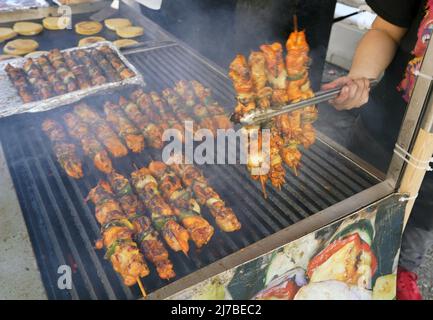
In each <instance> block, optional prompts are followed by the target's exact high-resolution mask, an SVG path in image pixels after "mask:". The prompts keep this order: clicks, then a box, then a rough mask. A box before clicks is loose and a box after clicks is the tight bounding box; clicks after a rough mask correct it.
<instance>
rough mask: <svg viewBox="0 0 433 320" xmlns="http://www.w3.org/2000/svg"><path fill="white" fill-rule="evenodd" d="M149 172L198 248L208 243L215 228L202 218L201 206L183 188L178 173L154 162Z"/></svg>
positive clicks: (160, 163) (161, 163) (158, 162)
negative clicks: (177, 212) (176, 211)
mask: <svg viewBox="0 0 433 320" xmlns="http://www.w3.org/2000/svg"><path fill="white" fill-rule="evenodd" d="M149 171H150V172H151V174H152V175H153V176H154V177H155V178H156V179H157V180H158V182H159V190H160V191H161V193H162V195H163V197H164V199H165V200H166V201H167V202H168V203H169V204H171V205H172V207H174V208H176V210H178V211H179V219H180V221H181V222H182V225H183V226H184V227H185V228H186V229H187V230H188V232H189V234H190V236H191V239H192V241H194V243H195V244H196V246H197V247H198V248H201V247H202V246H204V245H205V244H206V243H208V242H209V241H210V239H211V238H212V236H213V234H214V228H213V227H212V226H211V225H210V224H209V222H208V221H206V219H204V218H203V217H202V216H201V211H200V205H199V204H198V203H197V201H196V200H195V199H194V198H193V197H192V194H191V192H190V191H189V190H187V189H185V188H184V187H183V186H182V182H181V180H180V178H179V177H178V176H177V175H176V173H175V172H174V171H173V170H172V169H171V168H169V167H168V166H167V165H165V164H164V163H163V162H160V161H152V162H151V163H150V164H149Z"/></svg>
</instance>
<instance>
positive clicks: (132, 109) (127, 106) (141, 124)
mask: <svg viewBox="0 0 433 320" xmlns="http://www.w3.org/2000/svg"><path fill="white" fill-rule="evenodd" d="M119 105H120V107H121V108H122V109H123V111H124V112H125V114H126V116H127V117H128V118H129V120H131V121H132V122H133V123H134V124H135V125H136V127H137V128H138V129H140V130H141V132H142V133H143V135H144V138H145V140H146V143H147V145H148V146H150V147H152V148H155V149H159V150H160V149H162V147H163V141H162V135H163V131H162V129H161V128H160V127H159V126H158V125H156V124H154V123H151V122H150V121H149V119H148V117H147V116H146V115H145V114H144V113H143V112H141V111H140V109H139V108H138V105H137V104H136V103H134V102H132V101H129V100H127V99H126V98H124V97H120V98H119Z"/></svg>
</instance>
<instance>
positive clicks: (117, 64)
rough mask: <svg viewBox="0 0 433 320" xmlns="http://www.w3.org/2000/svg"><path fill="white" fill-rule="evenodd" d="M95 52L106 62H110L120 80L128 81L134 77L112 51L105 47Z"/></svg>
mask: <svg viewBox="0 0 433 320" xmlns="http://www.w3.org/2000/svg"><path fill="white" fill-rule="evenodd" d="M96 50H99V51H100V52H102V53H103V54H104V55H105V57H106V58H107V60H108V61H110V62H111V65H112V66H113V68H114V69H116V71H117V73H118V75H119V76H120V78H121V79H128V78H132V77H133V76H135V73H134V72H133V71H132V70H130V69H129V68H128V67H127V66H126V65H125V64H124V63H123V62H122V60H120V58H119V57H118V56H117V55H116V54H115V53H114V52H113V50H112V49H111V48H109V47H107V46H102V47H100V48H98V49H96Z"/></svg>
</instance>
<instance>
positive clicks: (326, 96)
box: [230, 79, 379, 126]
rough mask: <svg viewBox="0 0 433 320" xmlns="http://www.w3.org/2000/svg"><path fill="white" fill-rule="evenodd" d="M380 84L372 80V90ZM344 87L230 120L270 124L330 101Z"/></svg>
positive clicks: (247, 124)
mask: <svg viewBox="0 0 433 320" xmlns="http://www.w3.org/2000/svg"><path fill="white" fill-rule="evenodd" d="M378 83H379V81H378V80H376V79H371V80H370V88H372V87H374V86H376V85H377V84H378ZM342 89H343V87H340V88H335V89H331V90H325V91H319V92H317V93H315V96H314V97H313V98H310V99H306V100H302V101H299V102H295V103H291V104H288V105H285V106H282V107H279V108H269V109H265V110H262V109H256V110H254V111H251V112H248V113H246V114H245V115H244V116H243V117H242V118H240V119H239V121H237V120H236V117H235V116H234V114H233V115H232V116H231V117H230V120H231V121H232V122H234V123H240V124H242V125H244V126H251V125H258V124H262V123H266V122H269V120H271V119H272V118H274V117H276V116H279V115H281V114H284V113H288V112H293V111H296V110H299V109H302V108H305V107H307V106H311V105H315V104H318V103H321V102H324V101H328V100H331V99H334V98H336V97H338V95H339V94H340V93H341V90H342Z"/></svg>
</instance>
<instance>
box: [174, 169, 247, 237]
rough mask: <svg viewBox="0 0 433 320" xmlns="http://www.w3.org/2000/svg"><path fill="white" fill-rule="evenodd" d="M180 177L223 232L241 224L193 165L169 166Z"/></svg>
mask: <svg viewBox="0 0 433 320" xmlns="http://www.w3.org/2000/svg"><path fill="white" fill-rule="evenodd" d="M170 167H171V168H172V169H173V171H174V172H176V174H177V175H178V177H179V178H181V180H182V183H183V184H184V186H185V187H189V188H191V190H192V191H193V193H194V196H195V198H196V199H197V201H198V203H199V204H200V205H206V206H207V207H208V209H209V211H210V213H211V214H212V216H213V217H214V218H215V222H216V224H217V225H218V227H219V228H220V229H221V230H222V231H224V232H233V231H237V230H239V229H240V228H241V224H240V222H239V220H238V218H237V217H236V215H235V213H234V212H233V210H232V209H230V208H228V207H226V205H225V203H224V201H223V200H222V199H221V198H220V196H219V195H218V193H217V192H216V191H215V190H214V189H213V188H212V187H211V186H210V185H209V183H208V181H207V180H206V178H205V177H204V176H203V174H202V173H201V172H200V170H198V169H197V168H196V167H194V166H193V165H187V164H173V165H171V166H170Z"/></svg>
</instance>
